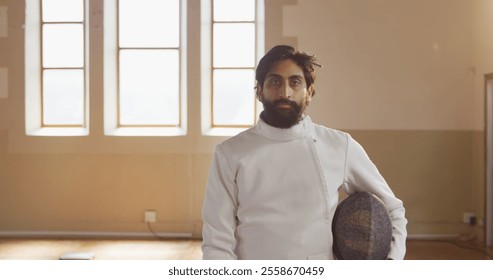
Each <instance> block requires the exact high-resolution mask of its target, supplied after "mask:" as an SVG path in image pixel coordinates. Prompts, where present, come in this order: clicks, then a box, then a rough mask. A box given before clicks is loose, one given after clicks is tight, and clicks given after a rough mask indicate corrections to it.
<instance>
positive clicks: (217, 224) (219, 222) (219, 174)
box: [202, 145, 238, 260]
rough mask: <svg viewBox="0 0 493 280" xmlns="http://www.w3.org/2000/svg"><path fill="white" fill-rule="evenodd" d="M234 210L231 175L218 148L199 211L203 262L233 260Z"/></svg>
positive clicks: (234, 241) (217, 147) (235, 209)
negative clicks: (201, 227) (201, 226)
mask: <svg viewBox="0 0 493 280" xmlns="http://www.w3.org/2000/svg"><path fill="white" fill-rule="evenodd" d="M237 208H238V199H237V188H236V183H235V174H234V173H233V172H232V170H231V168H230V166H229V165H228V162H227V160H226V158H225V157H224V153H223V151H222V149H221V145H218V146H216V149H215V151H214V158H213V160H212V165H211V168H210V172H209V180H208V183H207V189H206V193H205V200H204V206H203V211H202V220H203V223H204V226H203V230H202V237H203V241H202V253H203V256H202V258H203V259H205V260H210V259H212V260H213V259H216V260H227V259H236V255H235V253H234V249H235V247H236V239H235V230H236V211H237Z"/></svg>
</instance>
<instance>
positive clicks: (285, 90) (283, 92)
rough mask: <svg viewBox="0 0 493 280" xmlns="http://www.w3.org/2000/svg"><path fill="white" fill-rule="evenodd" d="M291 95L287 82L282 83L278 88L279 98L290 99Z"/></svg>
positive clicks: (291, 91)
mask: <svg viewBox="0 0 493 280" xmlns="http://www.w3.org/2000/svg"><path fill="white" fill-rule="evenodd" d="M291 95H293V90H292V88H291V87H290V86H289V82H284V83H283V84H282V86H281V88H279V97H281V98H287V99H291Z"/></svg>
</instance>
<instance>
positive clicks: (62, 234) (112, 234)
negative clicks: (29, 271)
mask: <svg viewBox="0 0 493 280" xmlns="http://www.w3.org/2000/svg"><path fill="white" fill-rule="evenodd" d="M156 235H157V237H159V238H170V239H172V238H192V233H190V232H156ZM1 237H4V238H16V237H17V238H47V237H49V238H146V239H149V238H156V236H154V234H152V233H150V232H116V231H0V238H1Z"/></svg>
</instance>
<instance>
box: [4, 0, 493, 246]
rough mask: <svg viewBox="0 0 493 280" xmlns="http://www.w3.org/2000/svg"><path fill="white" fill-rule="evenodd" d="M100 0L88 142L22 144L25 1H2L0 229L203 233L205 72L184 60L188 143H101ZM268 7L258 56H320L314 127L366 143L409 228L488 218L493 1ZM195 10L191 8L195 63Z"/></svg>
mask: <svg viewBox="0 0 493 280" xmlns="http://www.w3.org/2000/svg"><path fill="white" fill-rule="evenodd" d="M101 2H102V1H92V4H91V9H90V13H91V16H92V20H91V25H93V27H94V30H95V31H94V32H93V33H92V34H91V46H90V47H91V61H90V62H91V67H92V68H91V71H92V72H91V87H90V89H91V93H90V111H91V116H90V135H89V136H88V137H57V138H52V137H26V136H25V135H24V96H23V92H24V68H23V62H24V55H23V41H24V39H23V29H22V24H23V20H24V19H23V17H24V4H23V1H15V0H0V6H7V7H8V36H9V37H7V38H0V67H5V68H8V73H9V92H8V99H0V232H2V231H3V232H5V231H96V232H123V233H125V232H147V228H146V226H145V224H144V223H143V212H144V211H145V210H146V209H155V210H157V215H158V223H156V224H155V229H156V230H158V231H163V232H192V233H193V234H194V236H197V237H199V236H200V229H201V218H200V217H201V213H200V211H201V205H202V199H203V193H204V187H205V183H206V180H207V173H208V169H209V164H210V159H211V154H212V149H213V147H214V145H215V144H216V143H218V142H219V141H221V140H222V139H224V138H220V137H205V136H201V135H200V114H199V112H200V103H199V102H200V83H199V81H200V72H199V71H200V69H199V67H197V65H196V63H191V62H190V63H189V65H188V69H189V70H188V76H189V83H188V108H189V109H188V110H189V116H188V135H187V136H184V137H168V138H166V137H106V136H104V135H103V125H102V117H103V112H102V109H103V106H102V105H103V103H102V102H103V98H102V96H103V90H102V89H103V85H102V57H101V53H102V44H101V40H102V34H103V33H102V15H101ZM266 2H267V3H266V49H268V48H270V47H271V46H273V45H275V44H279V43H288V44H297V45H298V46H299V47H301V48H304V49H306V50H308V51H310V52H312V53H315V54H316V55H317V57H319V59H320V61H321V62H322V64H324V68H323V69H321V70H320V71H319V76H318V82H317V85H318V86H317V87H318V89H317V91H318V93H317V96H316V97H315V99H314V101H313V103H312V105H311V107H310V109H309V110H310V114H311V116H312V119H313V120H314V121H316V122H318V123H320V124H323V125H326V126H330V127H334V128H338V129H342V130H345V131H348V132H350V133H351V134H352V135H353V136H354V137H355V139H357V140H358V141H360V142H361V144H362V145H363V146H364V147H365V148H366V150H367V151H368V153H369V154H370V156H371V158H372V159H373V161H374V162H375V163H376V164H377V166H378V167H379V169H380V171H381V172H382V174H383V175H384V176H385V177H386V179H387V181H388V182H389V184H390V185H391V186H392V188H393V189H394V191H395V193H396V194H397V195H398V196H399V197H400V198H401V199H402V200H403V201H404V203H405V206H406V208H407V216H408V219H409V221H410V223H409V233H410V234H461V233H465V232H469V231H470V229H469V228H467V227H466V226H464V225H463V224H462V223H461V219H462V213H463V212H465V211H474V212H476V213H478V216H479V217H480V218H482V217H484V182H483V181H484V180H483V177H484V164H483V162H484V156H483V154H484V143H483V141H484V140H483V138H484V131H483V130H484V129H483V123H484V121H483V120H484V112H483V107H484V101H483V100H484V99H483V97H484V92H483V86H482V83H483V80H482V75H483V74H484V73H490V72H493V61H492V58H491V57H493V56H491V55H490V56H488V50H491V49H493V48H492V45H493V39H491V36H490V35H489V34H492V33H491V32H490V31H491V29H492V28H493V22H492V20H490V17H489V15H490V14H491V11H492V5H493V1H490V0H473V1H464V0H433V1H429V0H403V1H393V0H373V1H362V0H329V1H327V0H298V1H296V0H267V1H266ZM198 3H199V2H198V1H195V0H189V10H190V11H191V13H192V15H193V16H192V17H190V18H189V19H188V24H189V42H188V55H189V57H191V58H193V59H195V60H197V59H198V58H199V54H200V46H199V37H200V36H199V31H198V30H199V25H200V21H199V5H198ZM488 24H489V26H488ZM488 71H489V72H488ZM192 112H195V113H192ZM477 229H478V232H481V228H480V227H477Z"/></svg>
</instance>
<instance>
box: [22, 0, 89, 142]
mask: <svg viewBox="0 0 493 280" xmlns="http://www.w3.org/2000/svg"><path fill="white" fill-rule="evenodd" d="M26 7H27V16H26V133H27V134H28V135H61V136H66V135H87V134H88V131H87V115H88V114H87V100H88V95H87V86H86V85H87V79H86V75H87V73H86V32H85V30H86V17H85V13H86V12H85V10H86V9H85V7H86V3H85V1H84V0H41V1H40V0H28V1H26ZM39 11H41V12H39ZM36 12H37V13H36Z"/></svg>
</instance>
